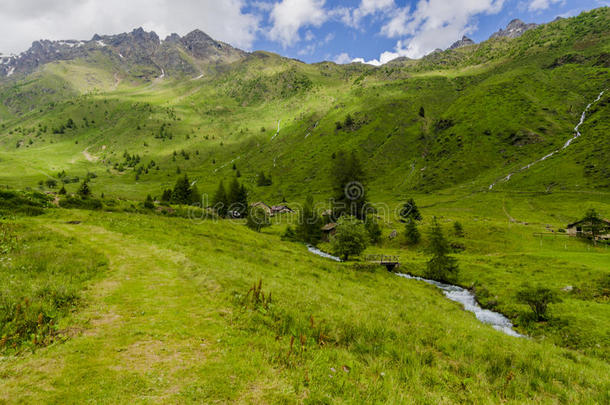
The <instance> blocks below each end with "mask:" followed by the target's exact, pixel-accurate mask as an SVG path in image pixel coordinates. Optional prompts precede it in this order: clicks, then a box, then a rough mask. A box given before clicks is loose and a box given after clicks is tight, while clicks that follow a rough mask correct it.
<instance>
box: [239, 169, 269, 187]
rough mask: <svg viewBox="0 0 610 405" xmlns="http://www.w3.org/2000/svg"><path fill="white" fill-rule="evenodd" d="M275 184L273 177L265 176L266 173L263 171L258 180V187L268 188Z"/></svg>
mask: <svg viewBox="0 0 610 405" xmlns="http://www.w3.org/2000/svg"><path fill="white" fill-rule="evenodd" d="M234 170H235V169H234ZM272 184H273V180H272V179H271V175H270V174H269V175H265V172H263V171H261V172H260V173H259V174H258V176H257V178H256V185H257V186H259V187H268V186H270V185H272Z"/></svg>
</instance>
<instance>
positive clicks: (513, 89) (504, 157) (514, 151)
mask: <svg viewBox="0 0 610 405" xmlns="http://www.w3.org/2000/svg"><path fill="white" fill-rule="evenodd" d="M609 19H610V17H609V15H608V10H607V8H602V9H598V10H594V11H592V12H589V13H584V14H582V15H581V16H579V17H576V18H572V19H568V20H566V21H560V22H557V23H553V24H549V25H545V26H543V27H540V28H538V29H536V30H532V31H529V32H527V33H526V35H524V36H523V37H521V38H518V39H515V40H512V41H506V40H492V41H487V42H485V43H483V44H480V45H477V46H474V47H468V48H463V49H458V50H455V51H448V52H445V53H443V54H440V55H435V56H434V57H429V58H424V59H423V60H421V61H418V62H413V61H409V62H405V63H402V64H401V63H396V64H390V65H388V66H384V67H381V68H372V67H369V66H363V65H348V66H338V65H334V64H332V63H320V64H315V65H305V64H303V63H300V62H298V61H294V60H289V59H284V58H281V57H279V56H277V55H273V54H268V53H264V52H257V53H254V54H252V55H251V56H250V57H249V58H248V59H246V60H245V61H243V62H240V63H237V64H234V65H228V66H226V67H225V68H223V69H219V70H218V71H216V72H215V73H213V74H210V75H207V76H204V77H203V78H199V79H197V80H191V79H188V80H184V79H183V78H173V79H172V78H171V77H170V78H168V79H166V80H156V81H153V82H151V83H149V84H143V85H142V84H136V83H133V82H130V83H125V84H121V85H120V86H118V87H117V88H116V90H112V87H113V86H114V85H113V84H112V80H110V79H109V78H110V76H112V74H111V72H112V69H111V68H110V67H107V66H106V62H103V61H100V62H99V63H98V64H97V65H96V64H95V63H94V62H95V60H96V59H93V60H88V61H86V63H85V62H83V64H82V65H79V62H78V61H73V62H70V63H69V64H67V63H64V64H59V65H57V66H55V65H48V66H49V67H48V68H46V69H45V70H44V71H43V72H41V73H38V75H39V78H38V79H36V78H33V79H32V80H31V82H32V84H29V85H28V86H38V87H40V86H41V85H42V86H45V87H49V88H55V87H57V86H59V85H57V86H56V85H53V84H50V83H46V82H43V80H51V78H60V77H63V79H62V80H65V82H66V83H70V81H71V82H72V83H71V84H69V86H70V87H69V88H68V91H72V92H83V91H85V89H88V88H90V87H87V84H86V83H84V82H83V80H84V79H82V78H83V77H84V78H92V79H90V81H91V82H92V83H94V82H95V81H96V80H97V81H99V82H100V83H105V84H103V85H100V86H99V88H100V90H102V89H105V91H104V92H99V91H96V92H89V93H87V95H83V96H81V97H77V98H72V99H70V100H69V101H64V102H61V101H60V102H53V103H51V104H45V103H44V102H42V100H41V99H39V98H38V96H34V95H32V96H29V95H28V94H30V93H28V92H27V91H25V90H19V89H20V88H21V87H19V86H25V85H26V84H16V85H15V86H17V87H10V86H9V87H7V86H5V87H4V89H5V90H4V91H9V89H13V90H11V91H13V92H14V94H15V95H19V97H18V98H16V99H15V97H14V96H11V97H5V98H4V99H3V101H4V104H5V105H8V106H13V104H14V103H13V101H11V100H16V101H18V102H20V103H23V102H26V103H31V105H32V106H34V105H37V106H40V107H42V108H38V109H33V110H32V111H30V112H29V113H26V114H21V115H18V116H14V118H13V119H10V120H8V121H7V120H5V121H3V123H2V132H3V133H4V136H3V137H2V142H3V145H4V147H3V148H2V149H3V151H2V155H0V159H2V161H0V165H3V167H5V168H6V170H3V174H2V177H1V180H2V182H4V183H7V184H11V185H13V186H19V187H23V186H26V185H27V186H32V185H34V184H36V182H37V180H38V179H40V178H41V175H42V176H43V178H44V176H45V175H51V176H52V175H53V172H55V171H58V170H66V171H69V172H74V173H75V174H76V175H80V176H81V177H83V176H84V175H85V173H86V171H94V172H96V173H97V174H99V175H100V176H99V180H98V181H99V184H98V185H97V188H98V189H99V190H100V191H103V192H104V193H106V194H110V195H116V196H122V197H128V198H136V197H139V198H142V196H143V195H145V194H146V193H148V192H152V193H153V194H160V192H161V190H162V189H163V188H166V187H167V186H168V185H169V184H171V183H173V181H174V178H175V174H176V171H177V169H178V167H179V168H180V169H181V170H183V171H184V170H186V171H188V172H189V173H190V174H191V177H193V178H196V179H198V181H199V184H200V186H201V188H202V189H203V190H204V191H208V192H211V191H212V190H213V188H214V187H215V185H216V184H217V182H218V179H219V177H220V178H223V177H224V178H229V177H232V176H233V175H234V173H233V171H232V170H231V168H232V166H233V163H235V164H236V165H237V166H238V168H239V169H240V172H241V174H242V175H243V176H244V179H245V180H247V183H248V184H250V185H251V191H252V193H253V195H256V196H257V197H256V198H273V199H281V198H282V197H301V198H302V197H303V195H304V194H305V193H308V192H313V193H327V192H328V191H329V181H328V176H327V175H326V174H325V173H327V172H328V170H327V169H328V168H329V167H330V164H331V155H332V153H333V152H336V151H337V150H339V149H352V150H357V151H358V152H359V154H360V155H361V157H362V160H364V161H365V162H366V169H367V173H368V174H369V178H370V181H369V183H370V187H371V188H372V190H373V192H374V193H379V194H380V195H383V196H384V197H383V199H388V198H392V197H397V196H398V195H400V194H404V193H406V192H411V191H414V190H415V191H418V192H429V191H436V190H441V189H446V188H449V187H453V186H455V185H460V186H462V187H466V188H470V189H473V188H475V189H476V188H480V189H484V188H486V187H487V186H488V185H489V184H491V183H492V182H493V181H496V180H498V179H500V178H502V177H504V176H506V174H508V173H510V172H512V171H514V170H515V169H518V168H520V167H522V166H523V165H525V164H527V163H530V162H531V161H533V160H535V159H538V158H540V157H541V156H544V155H546V154H547V153H549V152H550V151H552V150H554V149H556V148H558V147H559V146H561V145H563V143H565V141H566V140H567V139H569V138H570V137H571V136H572V128H573V127H574V125H575V124H576V123H577V122H578V120H579V118H580V114H581V112H582V111H583V110H584V107H585V106H586V105H587V104H588V103H589V102H591V101H592V100H593V99H594V98H595V96H597V94H599V92H600V91H601V90H602V89H605V88H608V87H609V86H610V83H609V82H608V79H607V78H608V61H607V57H606V56H605V55H607V54H608V52H610V49H609V47H608V45H607V44H608V42H607V41H605V40H604V38H605V36H606V32H607V30H606V29H605V27H607V25H608V21H609ZM447 58H449V59H450V60H453V62H449V61H448V60H447ZM102 62H103V63H102ZM94 66H97V67H96V68H94ZM78 69H82V72H80V73H79V72H78ZM94 69H99V74H98V73H95V72H94ZM105 69H106V70H105ZM108 69H110V70H108ZM45 72H47V73H48V72H53V73H52V74H50V73H48V74H47V73H45ZM62 72H63V73H62ZM109 72H110V73H109ZM117 77H119V78H120V75H119V76H117ZM81 79H82V80H81ZM61 86H65V85H61ZM61 86H60V87H61ZM56 94H57V95H58V96H60V95H61V94H62V93H61V92H60V93H56ZM72 94H73V93H67V94H66V95H64V96H60V98H59V99H58V100H61V99H62V97H64V99H65V98H67V97H69V96H71V95H72ZM605 100H607V99H605ZM48 101H55V98H53V97H51V98H49V99H48ZM606 103H607V101H603V103H600V107H599V108H600V109H601V108H602V107H604V106H605V105H606ZM13 107H14V106H13ZM420 107H424V109H425V116H424V117H421V116H420V115H419V114H418V112H419V110H420ZM11 108H12V107H11ZM15 108H16V107H15ZM19 108H21V107H19ZM21 110H23V108H21ZM22 112H24V111H22ZM599 113H600V114H603V111H600V112H599ZM347 114H351V115H352V116H353V117H354V120H355V123H354V125H352V126H351V127H349V128H342V129H340V130H338V129H336V122H337V121H343V120H344V119H345V117H346V116H347ZM598 115H599V114H598ZM70 118H72V119H73V120H74V121H75V122H76V123H77V128H76V129H74V130H70V131H66V132H65V133H64V134H53V131H52V129H53V128H56V127H58V126H60V125H62V123H65V122H66V121H67V120H68V119H70ZM83 119H87V120H88V121H87V122H88V125H83V124H84V121H83ZM278 121H279V124H280V132H279V134H278V135H277V136H274V135H275V133H276V131H277V127H278ZM603 122H604V121H603V119H597V120H595V121H591V123H590V124H589V125H588V126H586V127H583V130H585V131H586V135H587V136H584V137H583V138H582V140H581V143H583V144H584V145H585V146H584V147H585V148H589V149H598V148H599V145H598V143H599V142H602V143H603V145H605V143H606V141H605V140H601V141H600V140H594V139H596V138H594V137H593V136H589V134H591V135H594V134H596V133H602V134H603V133H604V131H603V128H604V127H603V125H604V124H603ZM40 128H43V129H44V128H47V131H42V132H41V131H40ZM584 133H585V132H584ZM604 139H605V137H604ZM77 142H78V143H77ZM19 143H21V147H20V148H18V149H17V148H16V145H17V144H19ZM182 150H185V151H186V152H188V154H189V156H190V158H189V160H188V161H187V160H181V159H180V158H178V159H177V160H174V157H173V153H174V152H175V151H177V152H181V151H182ZM85 151H87V153H89V158H88V157H87V155H86V154H85V153H84V152H85ZM125 151H127V152H129V153H132V154H133V153H138V154H140V155H141V157H142V159H143V164H144V163H147V162H149V161H150V160H154V161H155V162H156V163H159V164H160V166H161V169H160V170H159V171H156V170H155V171H153V172H152V173H151V172H149V173H148V174H146V175H143V176H139V178H138V181H135V176H134V175H133V173H132V172H131V171H130V170H127V171H126V172H124V173H116V172H113V170H112V169H113V167H114V165H115V164H116V163H117V162H119V163H120V162H121V161H122V155H123V153H124V152H125ZM569 153H571V151H569ZM91 157H93V159H91ZM596 159H597V161H598V163H597V166H596V169H595V170H593V172H595V173H598V174H595V175H591V173H592V170H591V168H588V167H586V166H587V164H591V163H590V162H588V161H587V162H584V161H583V159H578V160H577V161H573V160H571V159H569V160H567V161H566V159H563V154H562V156H561V157H557V158H555V159H553V161H549V162H544V163H543V164H541V165H540V166H539V172H540V173H541V174H540V175H539V174H536V175H534V176H532V177H530V180H527V181H521V180H520V179H517V180H518V181H520V183H517V184H518V186H519V187H520V188H523V187H526V186H527V188H528V189H530V190H541V189H545V188H546V187H547V186H548V184H550V183H556V184H557V186H558V187H561V188H570V189H572V188H574V187H576V186H579V187H582V186H583V185H586V186H585V187H586V188H589V189H590V188H592V187H593V188H599V187H601V186H604V184H605V183H604V181H605V180H604V179H605V177H607V176H603V173H605V170H607V165H606V164H605V162H604V161H603V159H601V160H600V159H599V158H596ZM261 169H264V170H265V171H268V172H271V174H272V176H273V177H274V178H275V179H277V182H276V185H275V186H274V187H273V188H271V189H256V188H255V187H254V182H255V181H254V180H255V175H256V174H257V173H258V172H259V171H260V170H261ZM537 169H538V168H537ZM566 171H569V174H570V175H569V176H563V175H558V174H564V173H565V172H566ZM17 172H18V173H19V176H17V175H16V173H17ZM542 173H544V174H542ZM517 177H522V176H517ZM507 186H508V187H509V188H510V187H512V185H511V184H510V183H509V184H508V185H507Z"/></svg>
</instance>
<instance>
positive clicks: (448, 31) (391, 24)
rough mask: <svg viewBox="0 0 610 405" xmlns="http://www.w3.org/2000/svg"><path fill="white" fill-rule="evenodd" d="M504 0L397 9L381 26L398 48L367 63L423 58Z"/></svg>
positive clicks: (432, 0) (434, 0)
mask: <svg viewBox="0 0 610 405" xmlns="http://www.w3.org/2000/svg"><path fill="white" fill-rule="evenodd" d="M551 1H554V0H551ZM504 2H505V0H461V1H459V2H458V1H455V0H420V1H419V2H418V3H417V6H416V7H415V9H414V10H411V9H410V8H408V7H403V8H399V9H395V10H393V11H392V18H390V19H389V20H388V21H387V22H386V23H385V24H384V25H383V27H382V29H381V34H382V35H385V36H387V37H389V38H399V40H398V41H397V43H396V46H395V48H394V50H392V51H386V52H384V53H382V54H381V55H380V57H379V59H373V60H371V61H366V62H365V63H370V64H373V65H380V64H384V63H387V62H389V61H390V60H392V59H395V58H397V57H400V56H406V57H409V58H420V57H422V56H424V55H426V54H428V53H430V52H431V51H433V50H434V49H436V48H446V47H448V46H449V45H451V44H452V43H453V42H454V41H456V40H458V39H460V38H461V37H462V36H463V35H466V34H469V33H472V32H474V31H475V29H476V21H475V17H476V16H477V15H479V14H495V13H498V12H500V11H501V10H502V7H503V5H504Z"/></svg>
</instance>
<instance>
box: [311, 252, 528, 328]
mask: <svg viewBox="0 0 610 405" xmlns="http://www.w3.org/2000/svg"><path fill="white" fill-rule="evenodd" d="M307 249H308V250H309V251H310V252H311V253H313V254H314V255H318V256H320V257H324V258H326V259H331V260H334V261H337V262H340V261H341V259H340V258H338V257H336V256H333V255H330V254H328V253H326V252H323V251H321V250H320V249H318V248H316V247H315V246H311V245H307ZM398 276H400V277H404V278H407V279H410V280H418V281H423V282H425V283H428V284H432V285H433V286H436V287H438V288H440V289H441V290H443V293H444V294H445V296H446V297H447V298H449V299H450V300H451V301H455V302H459V303H460V304H462V305H463V306H464V309H465V310H466V311H469V312H472V313H473V314H474V315H475V316H476V317H477V319H478V320H479V321H481V322H483V323H486V324H489V325H491V326H492V327H493V328H494V329H496V330H499V331H500V332H504V333H506V334H507V335H509V336H514V337H526V336H523V335H521V334H519V333H517V332H515V331H514V330H513V324H512V323H511V321H510V320H509V319H508V318H507V317H505V316H504V315H502V314H500V313H498V312H494V311H490V310H488V309H483V308H481V306H480V305H479V304H478V303H477V300H476V299H475V297H474V294H472V293H471V292H470V291H468V290H467V289H465V288H462V287H458V286H456V285H451V284H445V283H441V282H438V281H434V280H428V279H425V278H422V277H416V276H411V275H409V274H398Z"/></svg>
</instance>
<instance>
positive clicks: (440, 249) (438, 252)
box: [426, 218, 459, 282]
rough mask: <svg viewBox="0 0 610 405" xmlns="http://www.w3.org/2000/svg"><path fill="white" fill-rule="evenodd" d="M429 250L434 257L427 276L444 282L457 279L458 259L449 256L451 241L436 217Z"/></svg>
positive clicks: (431, 228) (431, 229)
mask: <svg viewBox="0 0 610 405" xmlns="http://www.w3.org/2000/svg"><path fill="white" fill-rule="evenodd" d="M428 252H429V253H430V254H431V255H432V258H431V259H430V260H429V261H428V264H427V268H426V277H428V278H431V279H433V280H437V281H442V282H452V281H455V280H456V279H457V276H458V273H459V267H458V264H457V260H456V259H455V258H454V257H451V256H449V253H450V248H449V243H448V242H447V239H445V236H444V235H443V230H442V229H441V226H440V225H439V223H438V221H437V220H436V218H434V220H433V222H432V226H431V227H430V236H429V246H428Z"/></svg>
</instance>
